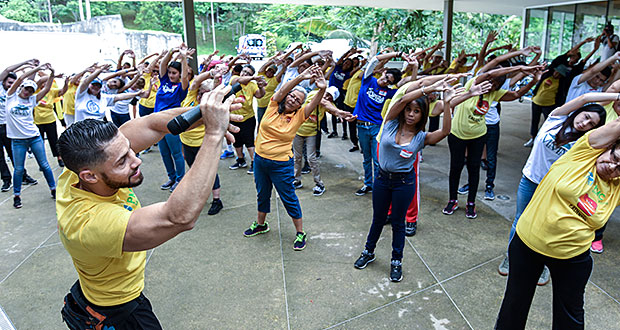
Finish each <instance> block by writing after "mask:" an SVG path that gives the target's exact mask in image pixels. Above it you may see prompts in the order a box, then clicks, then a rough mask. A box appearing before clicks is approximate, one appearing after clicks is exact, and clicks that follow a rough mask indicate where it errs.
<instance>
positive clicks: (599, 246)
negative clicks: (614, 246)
mask: <svg viewBox="0 0 620 330" xmlns="http://www.w3.org/2000/svg"><path fill="white" fill-rule="evenodd" d="M590 251H592V252H594V253H603V240H602V239H600V240H598V241H593V242H592V245H591V246H590Z"/></svg>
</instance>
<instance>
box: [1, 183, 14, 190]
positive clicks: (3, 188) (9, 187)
mask: <svg viewBox="0 0 620 330" xmlns="http://www.w3.org/2000/svg"><path fill="white" fill-rule="evenodd" d="M11 186H12V185H11V181H4V183H3V184H2V189H1V190H2V192H7V191H9V189H11Z"/></svg>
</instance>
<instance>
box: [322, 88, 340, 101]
mask: <svg viewBox="0 0 620 330" xmlns="http://www.w3.org/2000/svg"><path fill="white" fill-rule="evenodd" d="M325 93H327V94H329V95H331V96H332V99H333V100H334V101H336V99H337V98H338V96H340V91H339V90H338V87H336V86H329V87H327V89H326V90H325Z"/></svg>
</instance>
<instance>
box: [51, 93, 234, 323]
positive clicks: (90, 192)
mask: <svg viewBox="0 0 620 330" xmlns="http://www.w3.org/2000/svg"><path fill="white" fill-rule="evenodd" d="M228 91H230V87H226V88H218V89H216V90H215V91H213V92H211V93H210V94H209V95H205V97H203V98H202V103H201V105H200V109H201V111H202V115H203V116H202V118H203V119H202V123H203V124H204V125H205V136H204V139H203V143H202V146H201V148H200V151H199V152H198V154H197V155H196V160H195V163H194V164H195V165H196V166H193V167H192V168H191V169H190V170H189V171H188V172H187V173H186V174H185V176H184V178H183V180H182V181H180V183H179V185H178V187H177V189H175V190H174V192H173V193H172V194H171V195H170V197H169V198H168V200H167V201H165V202H161V203H157V204H153V205H149V206H146V207H141V205H140V202H139V201H138V198H137V197H136V195H135V193H134V191H133V189H132V187H135V186H138V185H139V184H140V183H142V180H143V176H142V173H141V172H140V168H139V166H140V164H141V163H142V161H141V160H140V159H139V158H138V157H136V153H137V152H139V151H141V150H143V149H145V148H146V147H148V146H150V145H152V144H153V143H154V142H156V141H158V140H160V139H161V138H162V137H163V136H164V135H165V134H167V133H169V132H168V129H167V128H166V124H167V123H168V122H169V121H170V120H171V119H172V118H174V117H175V116H177V115H179V114H181V113H183V112H184V111H186V110H187V108H176V109H171V110H168V111H163V112H159V113H154V114H151V115H149V116H146V117H141V118H138V119H136V120H131V121H129V122H127V123H126V124H124V125H123V126H122V127H121V128H120V129H117V128H116V126H114V124H112V123H109V122H108V123H105V122H102V121H98V120H94V119H86V120H84V121H80V122H76V123H74V124H73V125H71V126H70V127H69V128H68V129H67V130H66V131H65V132H64V133H63V134H62V135H61V136H60V139H59V141H58V145H59V151H60V155H61V156H62V158H63V159H64V161H65V164H66V167H67V169H66V170H65V171H64V172H63V173H62V174H61V176H60V178H59V180H58V188H57V189H58V194H57V201H56V213H57V216H58V231H59V234H60V240H61V242H62V244H63V245H64V246H65V248H66V249H67V251H68V252H69V254H70V255H71V258H72V260H73V264H74V266H75V269H76V270H77V273H78V277H79V280H78V281H77V282H76V283H75V284H74V285H73V288H72V289H71V293H70V294H68V295H67V296H66V297H65V307H64V308H63V311H62V314H63V319H64V320H65V322H67V324H68V325H73V326H76V325H77V326H80V324H83V323H80V320H79V319H78V318H77V317H75V315H89V316H91V317H92V318H93V319H96V320H99V321H95V323H97V322H99V324H98V326H99V327H100V328H105V327H107V328H108V329H110V328H114V329H161V325H160V324H159V321H158V320H157V317H156V316H155V314H154V313H153V311H152V308H151V305H150V302H149V301H148V299H147V298H146V297H144V295H143V294H142V290H143V289H144V268H145V264H146V250H149V249H152V248H154V247H156V246H159V245H161V244H162V243H164V242H166V241H168V240H169V239H171V238H173V237H175V236H176V235H178V234H179V233H181V232H183V231H187V230H190V229H192V228H193V227H194V225H195V223H196V220H197V219H198V216H199V215H200V212H201V211H202V209H203V207H204V205H205V203H206V202H207V199H208V197H209V195H210V193H211V187H212V185H213V181H214V179H215V174H216V172H217V164H218V161H219V159H218V154H219V148H220V145H221V143H222V139H223V137H224V134H225V133H226V130H227V128H228V126H229V118H230V117H234V119H236V120H238V119H239V116H234V115H231V114H230V110H236V109H237V108H239V105H237V104H235V105H233V104H232V102H233V98H228V99H227V100H226V102H224V103H222V101H223V98H224V95H225V94H226V93H227V92H228ZM194 126H196V125H194ZM81 329H84V328H81Z"/></svg>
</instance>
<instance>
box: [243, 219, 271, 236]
mask: <svg viewBox="0 0 620 330" xmlns="http://www.w3.org/2000/svg"><path fill="white" fill-rule="evenodd" d="M268 231H269V223H268V222H267V221H265V224H263V225H259V224H258V222H256V221H254V222H252V225H250V228H248V229H246V230H245V232H243V236H245V237H252V236H256V235H258V234H264V233H266V232H268Z"/></svg>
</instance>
